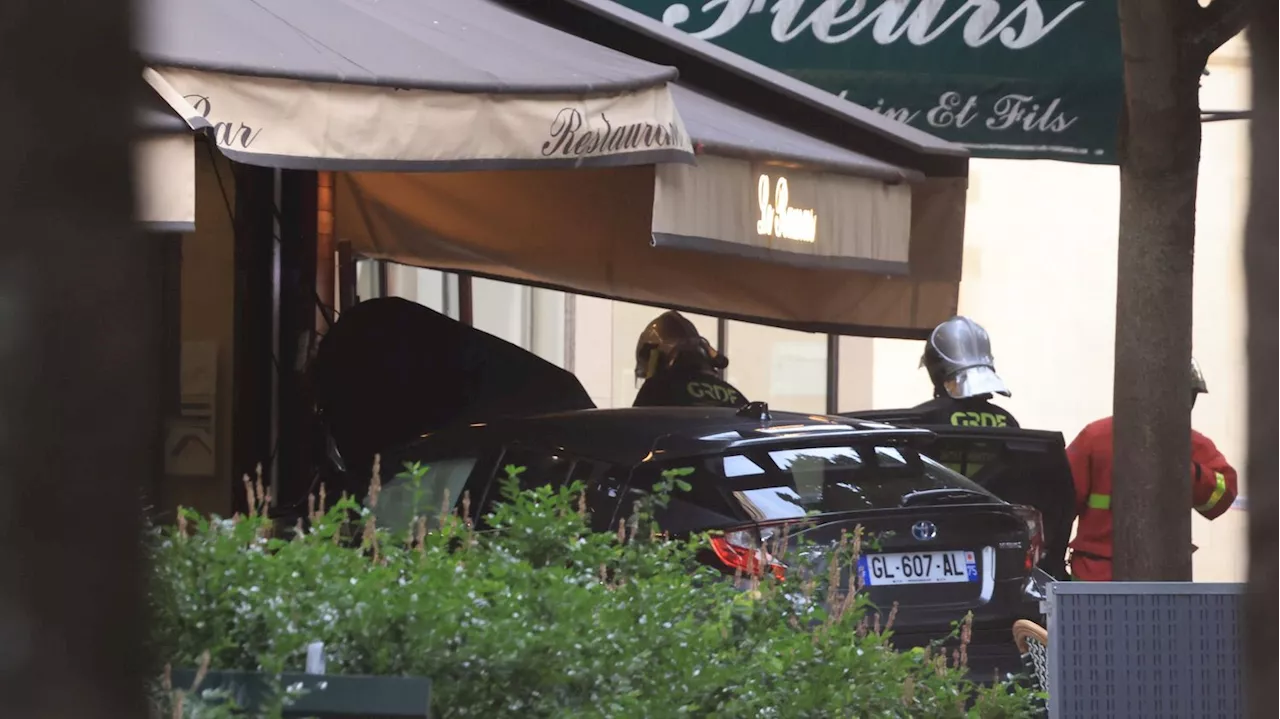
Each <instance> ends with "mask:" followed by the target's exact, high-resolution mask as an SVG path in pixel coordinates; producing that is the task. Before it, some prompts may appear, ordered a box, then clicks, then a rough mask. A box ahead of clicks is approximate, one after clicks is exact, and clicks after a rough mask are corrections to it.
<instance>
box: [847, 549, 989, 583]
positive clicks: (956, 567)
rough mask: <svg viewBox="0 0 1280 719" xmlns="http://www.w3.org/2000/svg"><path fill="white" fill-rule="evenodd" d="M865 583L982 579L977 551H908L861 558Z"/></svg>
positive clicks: (952, 581) (859, 563)
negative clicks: (975, 553)
mask: <svg viewBox="0 0 1280 719" xmlns="http://www.w3.org/2000/svg"><path fill="white" fill-rule="evenodd" d="M858 571H860V572H861V573H862V584H863V586H868V587H878V586H883V585H887V584H948V583H956V582H976V581H978V562H977V560H976V558H975V557H974V553H973V552H965V551H954V552H905V553H902V554H867V555H863V556H862V557H859V558H858Z"/></svg>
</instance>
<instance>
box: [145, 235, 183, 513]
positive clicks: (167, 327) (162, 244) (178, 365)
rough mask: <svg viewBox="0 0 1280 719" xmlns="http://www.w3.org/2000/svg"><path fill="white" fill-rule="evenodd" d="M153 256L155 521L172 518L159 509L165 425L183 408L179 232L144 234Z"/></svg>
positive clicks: (162, 493)
mask: <svg viewBox="0 0 1280 719" xmlns="http://www.w3.org/2000/svg"><path fill="white" fill-rule="evenodd" d="M147 240H148V242H150V244H151V251H152V252H153V253H154V257H153V260H152V261H153V262H154V263H155V264H154V266H155V268H156V273H157V275H158V276H157V281H156V301H157V302H158V306H159V314H160V331H159V333H157V338H156V342H157V347H156V352H157V354H158V356H159V358H160V359H159V361H160V370H159V373H158V375H157V377H158V378H159V380H158V381H159V388H158V389H159V401H160V422H159V423H158V426H157V428H156V429H157V431H158V432H159V437H160V439H159V440H158V442H159V446H160V448H161V451H159V452H157V453H156V459H155V461H156V473H155V476H154V477H153V478H152V479H153V484H152V487H150V491H149V492H148V500H149V501H148V503H149V505H150V507H152V508H153V511H152V512H151V515H152V516H153V517H154V518H155V519H156V520H157V521H172V517H169V516H166V515H163V514H160V513H159V512H158V510H160V509H161V508H164V507H168V506H169V502H168V501H167V500H166V497H165V486H164V477H165V456H164V451H163V448H164V437H165V422H166V421H167V420H168V419H169V418H173V417H177V416H179V415H180V414H181V409H182V387H181V382H182V378H181V372H182V235H181V234H178V233H151V234H148V235H147Z"/></svg>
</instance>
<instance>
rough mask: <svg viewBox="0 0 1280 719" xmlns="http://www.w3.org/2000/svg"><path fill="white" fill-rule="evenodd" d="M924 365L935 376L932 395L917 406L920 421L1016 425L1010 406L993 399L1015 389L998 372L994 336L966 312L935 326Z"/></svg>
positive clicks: (932, 377)
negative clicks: (993, 344)
mask: <svg viewBox="0 0 1280 719" xmlns="http://www.w3.org/2000/svg"><path fill="white" fill-rule="evenodd" d="M920 366H921V367H924V368H926V369H927V370H928V371H929V379H930V380H932V381H933V399H931V400H929V401H928V402H925V403H924V404H921V405H918V406H917V407H915V409H916V410H918V411H922V412H923V413H924V417H923V419H922V422H921V423H922V424H950V425H955V426H961V427H1017V426H1019V425H1018V420H1016V419H1014V417H1013V415H1012V414H1010V413H1009V411H1008V410H1006V409H1004V408H1003V407H1000V406H999V405H996V404H994V403H992V402H991V398H992V396H993V395H997V394H1002V395H1004V396H1005V397H1010V396H1012V393H1011V392H1010V391H1009V389H1008V388H1007V387H1006V386H1005V384H1004V380H1002V379H1000V375H998V374H996V365H995V358H994V357H992V355H991V338H990V337H989V336H988V335H987V331H986V330H985V329H983V328H982V325H980V324H978V323H977V322H974V321H973V320H971V319H969V318H968V317H952V318H951V319H949V320H947V321H946V322H943V323H942V324H940V325H938V326H937V327H935V328H934V329H933V332H932V334H930V335H929V341H928V342H926V343H925V347H924V355H923V356H922V357H921V358H920Z"/></svg>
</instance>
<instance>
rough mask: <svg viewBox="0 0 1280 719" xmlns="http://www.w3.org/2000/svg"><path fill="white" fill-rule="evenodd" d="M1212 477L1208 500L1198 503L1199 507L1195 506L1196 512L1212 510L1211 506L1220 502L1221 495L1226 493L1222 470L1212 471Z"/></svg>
mask: <svg viewBox="0 0 1280 719" xmlns="http://www.w3.org/2000/svg"><path fill="white" fill-rule="evenodd" d="M1213 478H1214V483H1213V494H1210V495H1209V501H1207V502H1205V503H1204V504H1202V505H1200V506H1199V507H1196V511H1197V512H1209V511H1212V510H1213V508H1214V507H1216V506H1217V505H1218V502H1221V501H1222V497H1223V496H1225V495H1226V493H1227V478H1226V476H1224V475H1223V474H1222V472H1214V473H1213Z"/></svg>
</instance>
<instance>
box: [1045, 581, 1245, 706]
mask: <svg viewBox="0 0 1280 719" xmlns="http://www.w3.org/2000/svg"><path fill="white" fill-rule="evenodd" d="M1243 594H1244V585H1243V584H1207V583H1206V584H1197V583H1191V582H1186V583H1182V582H1168V583H1164V582H1151V583H1147V582H1132V583H1129V582H1057V583H1055V584H1053V585H1051V586H1050V589H1049V605H1050V614H1049V673H1050V686H1049V707H1050V716H1052V717H1062V718H1063V719H1066V718H1068V717H1091V718H1094V719H1110V718H1111V717H1116V718H1120V717H1124V718H1126V719H1145V718H1147V717H1151V718H1152V719H1154V718H1156V717H1160V718H1161V719H1177V718H1180V717H1187V718H1189V719H1190V718H1192V717H1194V718H1195V719H1205V718H1209V717H1214V718H1217V717H1225V718H1227V719H1234V718H1235V717H1244V716H1245V710H1244V692H1243V686H1242V668H1241V666H1240V632H1239V627H1240V621H1241V619H1242V617H1243V608H1242V599H1243Z"/></svg>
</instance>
